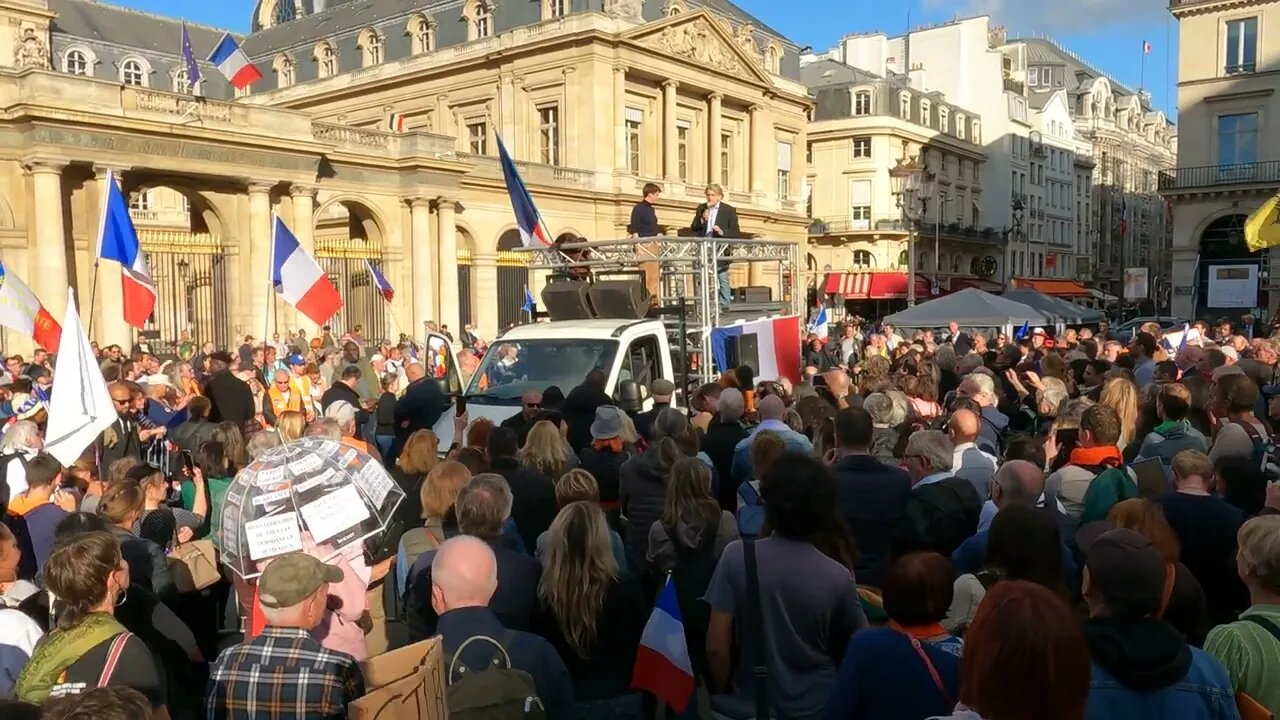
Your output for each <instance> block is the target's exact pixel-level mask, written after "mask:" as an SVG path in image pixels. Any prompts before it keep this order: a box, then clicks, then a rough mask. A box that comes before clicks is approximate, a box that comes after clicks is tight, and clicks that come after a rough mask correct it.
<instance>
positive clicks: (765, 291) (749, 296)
mask: <svg viewBox="0 0 1280 720" xmlns="http://www.w3.org/2000/svg"><path fill="white" fill-rule="evenodd" d="M733 301H734V302H744V303H767V302H773V289H772V288H769V287H768V286H765V285H750V286H748V287H740V288H734V289H733Z"/></svg>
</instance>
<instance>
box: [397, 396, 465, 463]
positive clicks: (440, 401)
mask: <svg viewBox="0 0 1280 720" xmlns="http://www.w3.org/2000/svg"><path fill="white" fill-rule="evenodd" d="M448 409H449V398H448V397H445V394H444V391H443V390H441V389H440V386H439V385H438V384H437V383H436V381H435V380H432V379H431V378H422V379H421V380H415V381H414V382H411V383H409V387H407V388H405V391H404V395H402V396H401V397H400V399H399V400H397V401H396V412H395V423H396V445H397V446H400V445H403V444H404V441H405V440H407V439H408V438H409V436H410V435H412V434H414V433H415V432H417V431H419V430H430V429H431V428H433V427H435V426H436V423H437V422H439V420H440V416H441V415H444V413H445V411H446V410H448ZM461 439H462V438H454V440H455V441H460V440H461ZM397 454H399V451H398V450H394V451H393V452H392V456H395V455H397Z"/></svg>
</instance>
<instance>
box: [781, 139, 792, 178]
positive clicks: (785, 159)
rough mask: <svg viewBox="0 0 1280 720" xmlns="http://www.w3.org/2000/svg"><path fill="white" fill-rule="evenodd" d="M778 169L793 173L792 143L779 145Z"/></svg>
mask: <svg viewBox="0 0 1280 720" xmlns="http://www.w3.org/2000/svg"><path fill="white" fill-rule="evenodd" d="M778 169H779V170H786V171H788V172H790V171H791V143H784V142H780V143H778Z"/></svg>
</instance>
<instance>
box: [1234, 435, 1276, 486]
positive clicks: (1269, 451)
mask: <svg viewBox="0 0 1280 720" xmlns="http://www.w3.org/2000/svg"><path fill="white" fill-rule="evenodd" d="M1234 424H1235V425H1239V426H1240V429H1241V430H1244V432H1245V434H1246V435H1248V436H1249V440H1250V441H1252V443H1253V454H1252V455H1250V456H1249V467H1250V468H1252V469H1254V470H1257V471H1258V472H1261V473H1262V474H1263V475H1264V476H1266V478H1267V480H1275V479H1276V475H1277V472H1278V470H1277V468H1275V467H1272V466H1270V463H1271V462H1272V456H1273V454H1274V452H1275V443H1274V442H1273V440H1272V439H1270V438H1264V437H1262V433H1260V432H1258V426H1257V425H1254V424H1253V423H1251V422H1235V423H1234Z"/></svg>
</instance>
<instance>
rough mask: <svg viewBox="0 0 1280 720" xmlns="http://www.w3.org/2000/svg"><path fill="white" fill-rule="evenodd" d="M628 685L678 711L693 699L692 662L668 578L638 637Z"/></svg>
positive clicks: (678, 604) (673, 586)
mask: <svg viewBox="0 0 1280 720" xmlns="http://www.w3.org/2000/svg"><path fill="white" fill-rule="evenodd" d="M631 687H633V688H635V689H636V690H645V691H648V692H651V693H653V694H654V695H655V696H657V697H658V699H659V700H662V701H663V702H665V703H666V704H668V705H670V706H671V707H672V709H674V710H675V711H676V712H678V713H681V712H684V711H685V709H686V708H687V707H689V701H690V699H692V698H693V689H694V679H693V663H692V662H691V661H690V660H689V643H688V642H687V641H686V640H685V637H684V622H683V620H682V618H681V617H680V603H679V602H677V600H676V586H675V585H674V584H673V583H672V582H671V578H670V577H668V578H667V584H666V586H665V587H663V588H662V592H661V593H660V594H659V595H658V604H657V605H655V606H654V608H653V614H652V615H650V616H649V622H648V623H646V624H645V626H644V633H643V634H642V635H641V636H640V647H639V649H637V651H636V667H635V671H634V672H633V673H632V675H631Z"/></svg>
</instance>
